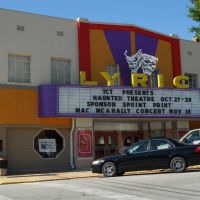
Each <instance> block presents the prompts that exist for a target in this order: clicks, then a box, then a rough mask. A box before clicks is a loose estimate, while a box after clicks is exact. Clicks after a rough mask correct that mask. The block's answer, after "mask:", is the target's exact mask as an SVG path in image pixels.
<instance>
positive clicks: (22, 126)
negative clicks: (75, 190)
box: [0, 86, 72, 174]
mask: <svg viewBox="0 0 200 200" xmlns="http://www.w3.org/2000/svg"><path fill="white" fill-rule="evenodd" d="M0 95H1V98H0V105H1V108H0V110H1V112H0V113H1V114H0V122H1V123H0V143H1V145H0V157H3V158H5V159H7V160H8V174H20V173H39V172H49V171H58V170H67V169H70V168H71V161H70V158H71V156H70V131H71V123H72V122H71V119H70V118H68V119H61V118H60V119H59V118H48V119H47V118H40V117H39V116H38V105H39V103H38V89H37V87H27V86H26V87H23V86H20V87H19V86H4V87H2V86H1V87H0Z"/></svg>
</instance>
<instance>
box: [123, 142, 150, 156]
mask: <svg viewBox="0 0 200 200" xmlns="http://www.w3.org/2000/svg"><path fill="white" fill-rule="evenodd" d="M148 143H149V142H148V141H146V142H139V143H136V144H135V145H133V146H131V147H130V148H129V149H128V150H127V152H128V153H129V154H134V153H142V152H146V151H147V148H148Z"/></svg>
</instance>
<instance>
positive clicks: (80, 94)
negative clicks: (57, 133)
mask: <svg viewBox="0 0 200 200" xmlns="http://www.w3.org/2000/svg"><path fill="white" fill-rule="evenodd" d="M58 115H63V116H77V117H78V116H85V117H87V116H88V117H90V116H91V117H102V116H105V117H148V116H152V117H176V118H183V117H186V118H192V117H197V116H200V95H199V90H190V89H152V88H148V89H147V88H132V87H119V88H115V87H87V86H85V87H83V86H82V87H81V86H77V87H64V86H63V87H59V88H58Z"/></svg>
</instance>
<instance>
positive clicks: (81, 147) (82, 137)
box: [77, 129, 92, 157]
mask: <svg viewBox="0 0 200 200" xmlns="http://www.w3.org/2000/svg"><path fill="white" fill-rule="evenodd" d="M77 135H78V157H91V156H92V130H84V129H78V131H77Z"/></svg>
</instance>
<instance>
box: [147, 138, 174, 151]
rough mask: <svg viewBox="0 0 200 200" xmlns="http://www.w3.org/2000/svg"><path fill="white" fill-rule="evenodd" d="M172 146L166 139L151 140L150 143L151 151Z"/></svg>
mask: <svg viewBox="0 0 200 200" xmlns="http://www.w3.org/2000/svg"><path fill="white" fill-rule="evenodd" d="M172 147H173V146H172V144H171V143H169V142H168V141H167V140H152V141H151V145H150V150H151V151H156V150H164V149H171V148H172Z"/></svg>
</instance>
